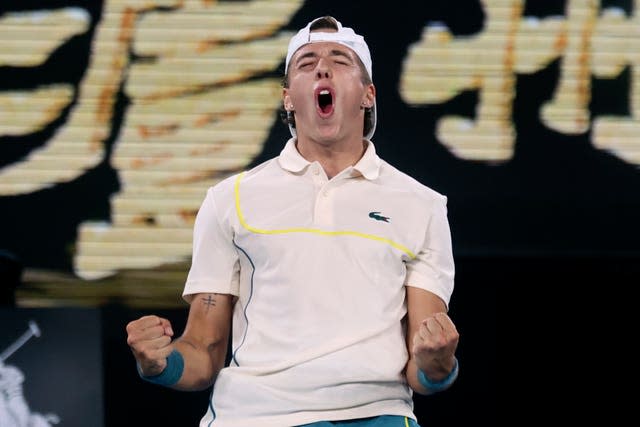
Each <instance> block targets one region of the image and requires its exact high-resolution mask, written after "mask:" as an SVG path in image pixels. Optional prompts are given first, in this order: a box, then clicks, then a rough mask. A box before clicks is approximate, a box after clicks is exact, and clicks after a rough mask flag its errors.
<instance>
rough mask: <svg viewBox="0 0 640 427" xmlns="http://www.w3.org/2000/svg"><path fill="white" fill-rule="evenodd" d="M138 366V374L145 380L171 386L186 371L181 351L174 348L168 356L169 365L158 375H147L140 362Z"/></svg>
mask: <svg viewBox="0 0 640 427" xmlns="http://www.w3.org/2000/svg"><path fill="white" fill-rule="evenodd" d="M136 367H137V369H138V375H139V376H140V378H142V379H143V380H145V381H147V382H150V383H153V384H159V385H162V386H166V387H171V386H173V385H175V384H176V383H177V382H178V381H179V380H180V377H182V372H183V371H184V359H183V358H182V354H180V352H179V351H177V350H173V351H172V352H171V354H169V356H168V357H167V365H166V366H165V368H164V369H163V370H162V372H160V373H159V374H157V375H145V374H144V373H143V372H142V369H141V368H140V364H136Z"/></svg>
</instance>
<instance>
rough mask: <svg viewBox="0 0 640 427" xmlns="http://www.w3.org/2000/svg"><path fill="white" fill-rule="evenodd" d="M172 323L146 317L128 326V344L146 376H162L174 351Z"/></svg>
mask: <svg viewBox="0 0 640 427" xmlns="http://www.w3.org/2000/svg"><path fill="white" fill-rule="evenodd" d="M172 337H173V329H172V328H171V322H169V321H168V320H167V319H163V318H162V317H158V316H144V317H141V318H140V319H137V320H133V321H131V322H129V323H128V324H127V344H129V347H131V351H132V352H133V355H134V357H135V358H136V361H137V362H138V365H139V366H140V369H141V371H142V374H143V375H145V376H153V375H158V374H160V373H161V372H162V371H163V370H164V368H165V367H166V366H167V357H168V356H169V354H170V353H171V351H172V350H173V345H172V344H171V340H172Z"/></svg>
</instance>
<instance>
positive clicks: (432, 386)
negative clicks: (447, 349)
mask: <svg viewBox="0 0 640 427" xmlns="http://www.w3.org/2000/svg"><path fill="white" fill-rule="evenodd" d="M453 360H454V361H453V368H452V369H451V372H449V374H447V376H446V377H444V378H443V379H441V380H438V381H433V380H431V379H429V377H427V375H426V374H425V373H424V371H422V369H420V368H418V382H419V383H420V384H421V385H422V386H423V387H424V388H426V389H427V390H428V391H429V392H432V393H435V392H438V391H441V390H444V389H447V388H449V387H450V386H451V384H453V382H454V381H455V380H456V378H458V359H457V358H455V357H454V359H453Z"/></svg>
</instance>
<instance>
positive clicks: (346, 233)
mask: <svg viewBox="0 0 640 427" xmlns="http://www.w3.org/2000/svg"><path fill="white" fill-rule="evenodd" d="M244 174H245V173H244V172H243V173H241V174H239V175H238V177H237V178H236V183H235V186H234V193H235V199H236V213H237V214H238V220H239V221H240V224H241V225H242V226H243V227H244V228H245V229H247V230H248V231H251V232H252V233H256V234H287V233H312V234H318V235H321V236H355V237H362V238H363V239H369V240H375V241H378V242H381V243H385V244H387V245H390V246H392V247H394V248H396V249H398V250H400V251H402V252H404V253H405V254H407V255H408V256H409V257H410V258H411V259H413V258H415V257H416V256H415V254H414V253H413V252H411V251H410V250H409V248H407V247H406V246H403V245H401V244H399V243H396V242H394V241H393V240H391V239H387V238H386V237H380V236H376V235H374V234H366V233H360V232H359V231H349V230H343V231H326V230H318V229H316V228H304V227H294V228H285V229H282V230H262V229H259V228H255V227H252V226H250V225H249V224H247V222H246V221H245V219H244V215H243V214H242V209H241V208H240V181H241V180H242V177H243V176H244Z"/></svg>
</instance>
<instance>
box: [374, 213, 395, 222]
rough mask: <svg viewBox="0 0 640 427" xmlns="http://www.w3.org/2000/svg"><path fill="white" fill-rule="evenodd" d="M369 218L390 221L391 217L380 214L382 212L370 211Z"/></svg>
mask: <svg viewBox="0 0 640 427" xmlns="http://www.w3.org/2000/svg"><path fill="white" fill-rule="evenodd" d="M369 218H373V219H375V220H378V221H384V222H389V219H390V218H389V217H386V216H382V215H380V212H369Z"/></svg>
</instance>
